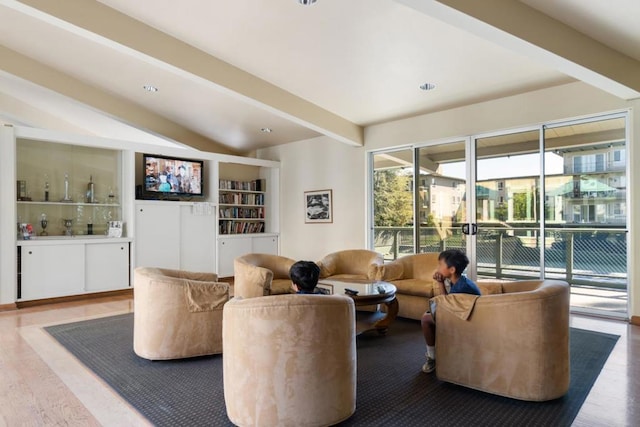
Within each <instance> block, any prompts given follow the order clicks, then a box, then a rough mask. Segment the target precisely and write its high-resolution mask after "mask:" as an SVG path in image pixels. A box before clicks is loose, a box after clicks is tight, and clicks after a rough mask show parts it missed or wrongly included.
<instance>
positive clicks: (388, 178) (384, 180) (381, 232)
mask: <svg viewBox="0 0 640 427" xmlns="http://www.w3.org/2000/svg"><path fill="white" fill-rule="evenodd" d="M372 171H373V173H372V190H373V191H372V198H371V200H372V202H373V204H372V205H373V206H372V225H373V227H372V232H373V236H372V241H373V250H375V251H376V252H379V253H381V254H383V255H384V259H385V260H394V259H396V258H398V257H401V256H404V255H410V254H412V253H414V248H415V241H414V229H413V224H414V201H413V193H414V191H413V188H414V187H413V185H414V182H413V181H414V180H413V176H414V161H413V149H411V148H407V149H401V150H395V151H386V152H380V153H374V154H373V155H372Z"/></svg>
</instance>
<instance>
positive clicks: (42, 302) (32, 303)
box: [15, 288, 133, 308]
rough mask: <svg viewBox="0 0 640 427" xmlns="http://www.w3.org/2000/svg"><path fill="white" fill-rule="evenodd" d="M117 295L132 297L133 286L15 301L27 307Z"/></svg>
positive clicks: (19, 306) (17, 304)
mask: <svg viewBox="0 0 640 427" xmlns="http://www.w3.org/2000/svg"><path fill="white" fill-rule="evenodd" d="M117 296H130V297H132V296H133V288H129V289H119V290H117V291H105V292H95V293H91V294H82V295H70V296H68V297H57V298H43V299H37V300H33V301H18V302H16V303H15V305H16V306H17V308H27V307H37V306H39V305H47V304H58V303H61V302H73V301H84V300H91V299H96V298H104V297H117Z"/></svg>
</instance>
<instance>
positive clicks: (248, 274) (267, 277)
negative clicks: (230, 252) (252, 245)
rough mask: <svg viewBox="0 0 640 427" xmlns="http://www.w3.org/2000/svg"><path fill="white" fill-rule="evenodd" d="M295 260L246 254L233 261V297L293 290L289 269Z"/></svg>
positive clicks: (258, 295)
mask: <svg viewBox="0 0 640 427" xmlns="http://www.w3.org/2000/svg"><path fill="white" fill-rule="evenodd" d="M294 263H295V260H293V259H291V258H286V257H283V256H279V255H270V254H246V255H242V256H239V257H237V258H236V259H234V261H233V270H234V279H233V295H234V297H242V298H253V297H261V296H266V295H280V294H288V293H291V292H293V291H292V288H291V279H290V278H289V269H290V268H291V266H292V265H293V264H294Z"/></svg>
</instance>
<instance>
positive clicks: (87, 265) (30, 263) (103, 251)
mask: <svg viewBox="0 0 640 427" xmlns="http://www.w3.org/2000/svg"><path fill="white" fill-rule="evenodd" d="M107 241H109V242H107ZM129 245H130V241H129V239H106V238H105V239H100V238H96V239H82V238H78V239H75V240H71V239H69V240H64V241H56V240H54V239H51V240H30V241H21V242H19V244H18V287H17V288H18V289H17V299H18V300H19V301H30V300H36V299H43V298H56V297H64V296H69V295H81V294H85V293H91V292H102V291H113V290H120V289H126V288H128V287H129Z"/></svg>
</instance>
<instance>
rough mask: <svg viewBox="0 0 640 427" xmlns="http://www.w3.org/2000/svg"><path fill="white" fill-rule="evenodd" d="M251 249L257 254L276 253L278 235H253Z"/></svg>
mask: <svg viewBox="0 0 640 427" xmlns="http://www.w3.org/2000/svg"><path fill="white" fill-rule="evenodd" d="M251 240H252V245H251V250H252V252H253V253H257V254H273V255H277V254H278V236H276V235H266V236H253V237H252V239H251Z"/></svg>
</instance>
